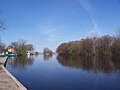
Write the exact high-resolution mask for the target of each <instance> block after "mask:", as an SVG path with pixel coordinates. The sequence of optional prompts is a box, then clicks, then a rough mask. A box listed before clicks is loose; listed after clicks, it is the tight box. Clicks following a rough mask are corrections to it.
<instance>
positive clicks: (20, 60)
mask: <svg viewBox="0 0 120 90" xmlns="http://www.w3.org/2000/svg"><path fill="white" fill-rule="evenodd" d="M33 61H34V57H33V56H19V57H14V58H10V57H9V58H8V61H7V63H8V64H9V65H11V67H14V68H21V69H24V68H26V66H27V65H32V64H33Z"/></svg>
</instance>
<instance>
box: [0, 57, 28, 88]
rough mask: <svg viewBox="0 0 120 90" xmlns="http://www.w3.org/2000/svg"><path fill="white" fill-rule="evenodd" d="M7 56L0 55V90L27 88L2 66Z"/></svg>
mask: <svg viewBox="0 0 120 90" xmlns="http://www.w3.org/2000/svg"><path fill="white" fill-rule="evenodd" d="M6 59H7V57H4V58H1V57H0V90H27V89H26V88H25V87H24V86H23V85H22V84H21V83H20V82H19V81H18V80H17V79H16V78H15V77H14V76H13V75H12V74H11V73H9V71H8V70H7V69H6V68H5V67H4V66H3V64H4V63H5V62H6Z"/></svg>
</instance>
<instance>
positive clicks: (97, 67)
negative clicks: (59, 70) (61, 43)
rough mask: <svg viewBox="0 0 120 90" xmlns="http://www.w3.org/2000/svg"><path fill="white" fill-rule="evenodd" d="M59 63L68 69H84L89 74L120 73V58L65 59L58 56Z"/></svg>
mask: <svg viewBox="0 0 120 90" xmlns="http://www.w3.org/2000/svg"><path fill="white" fill-rule="evenodd" d="M57 60H58V62H59V63H60V64H61V65H63V66H66V67H70V68H77V69H82V70H85V71H87V72H94V73H100V72H103V73H107V74H110V73H112V72H120V56H117V57H116V58H115V57H106V56H102V57H81V56H77V57H71V56H69V57H63V56H60V55H58V56H57Z"/></svg>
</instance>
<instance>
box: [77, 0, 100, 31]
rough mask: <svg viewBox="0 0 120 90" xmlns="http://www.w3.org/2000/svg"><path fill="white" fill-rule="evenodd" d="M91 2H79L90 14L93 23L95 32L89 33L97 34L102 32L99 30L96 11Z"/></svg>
mask: <svg viewBox="0 0 120 90" xmlns="http://www.w3.org/2000/svg"><path fill="white" fill-rule="evenodd" d="M90 1H91V0H79V2H80V5H81V6H82V7H83V8H84V9H85V10H86V12H87V13H88V15H89V16H90V18H91V23H92V25H93V30H92V31H90V32H89V33H93V32H94V33H95V32H96V33H97V32H100V30H99V28H98V24H97V22H96V19H95V9H94V8H93V6H92V4H91V2H90Z"/></svg>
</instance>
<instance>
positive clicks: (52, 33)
mask: <svg viewBox="0 0 120 90" xmlns="http://www.w3.org/2000/svg"><path fill="white" fill-rule="evenodd" d="M41 29H42V32H43V35H44V36H45V38H46V40H47V41H50V42H52V41H55V40H56V39H57V38H58V35H57V28H55V27H53V26H47V25H43V26H42V27H41Z"/></svg>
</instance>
